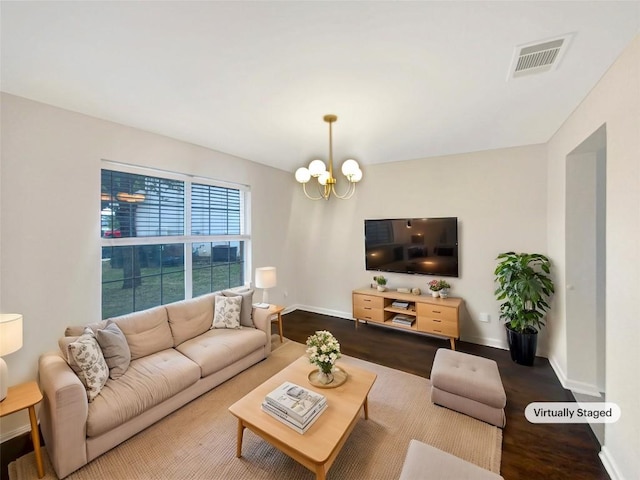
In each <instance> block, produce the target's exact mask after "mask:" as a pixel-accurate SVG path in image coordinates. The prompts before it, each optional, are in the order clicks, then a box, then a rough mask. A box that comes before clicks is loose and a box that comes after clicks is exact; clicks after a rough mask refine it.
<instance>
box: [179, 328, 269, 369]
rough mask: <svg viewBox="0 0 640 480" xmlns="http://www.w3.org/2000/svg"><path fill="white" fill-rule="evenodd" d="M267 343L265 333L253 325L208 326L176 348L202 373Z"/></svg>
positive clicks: (241, 356)
mask: <svg viewBox="0 0 640 480" xmlns="http://www.w3.org/2000/svg"><path fill="white" fill-rule="evenodd" d="M266 344H267V335H266V334H265V332H263V331H262V330H258V329H255V328H242V329H239V330H237V329H212V330H209V331H208V332H207V333H203V334H202V335H199V336H197V337H196V338H193V339H191V340H187V341H186V342H184V343H182V344H180V345H178V346H177V347H176V349H177V350H178V351H179V352H181V353H183V354H184V355H186V356H187V357H189V358H190V359H191V360H193V361H194V362H195V363H197V364H198V365H199V366H200V369H201V375H202V376H203V377H206V376H207V375H211V374H212V373H215V372H217V371H218V370H222V369H223V368H224V367H227V366H229V365H231V364H232V363H234V362H236V361H237V360H240V359H241V358H243V357H246V356H247V355H248V354H250V353H251V352H253V351H255V350H257V349H259V348H260V347H264V346H265V345H266Z"/></svg>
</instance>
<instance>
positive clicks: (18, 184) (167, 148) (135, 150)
mask: <svg viewBox="0 0 640 480" xmlns="http://www.w3.org/2000/svg"><path fill="white" fill-rule="evenodd" d="M1 107H2V146H1V147H2V165H1V175H2V177H1V184H0V201H1V204H0V207H1V212H0V219H1V230H0V232H1V237H0V278H2V283H1V286H0V310H1V311H2V312H18V313H21V314H23V316H24V346H23V348H22V349H21V350H19V351H18V352H16V353H13V354H11V355H8V356H6V357H5V360H6V362H7V364H8V366H9V372H10V376H11V380H10V381H11V384H14V383H19V382H21V381H25V380H27V379H34V378H36V372H37V361H38V356H39V354H40V353H42V352H44V351H47V350H52V349H55V348H57V339H58V337H59V336H61V335H62V333H63V332H64V328H65V326H67V325H72V324H82V323H87V322H93V321H97V320H99V319H100V305H101V297H100V295H101V294H100V275H101V273H100V258H101V251H100V242H98V241H97V239H98V238H99V237H100V220H99V218H100V217H99V215H98V214H97V213H96V212H98V211H99V210H100V200H99V198H98V192H99V191H100V166H101V159H108V160H114V161H119V162H125V163H131V164H135V165H142V166H150V167H154V168H160V169H166V170H170V171H177V172H182V173H188V174H194V175H201V176H205V177H209V178H215V179H218V180H225V181H229V182H235V183H240V184H248V185H251V187H252V189H251V195H252V200H253V201H252V208H253V212H252V215H251V219H252V225H251V227H252V234H253V245H252V249H253V261H254V266H256V265H257V266H264V265H276V266H278V267H279V269H278V275H279V277H281V278H282V279H283V282H284V281H285V279H286V278H287V277H288V276H291V275H292V271H293V269H294V266H293V265H292V264H291V262H290V261H289V259H288V255H287V252H286V250H284V249H282V248H281V245H282V238H281V237H282V235H286V232H287V229H288V225H289V223H290V222H289V205H290V204H291V191H292V190H291V184H292V180H291V178H290V176H289V175H288V174H286V173H285V172H282V171H280V170H276V169H273V168H269V167H266V166H263V165H260V164H257V163H253V162H249V161H247V160H242V159H239V158H236V157H233V156H230V155H225V154H222V153H219V152H214V151H211V150H208V149H205V148H200V147H197V146H194V145H190V144H186V143H184V142H179V141H176V140H172V139H170V138H167V137H162V136H159V135H154V134H151V133H147V132H143V131H140V130H136V129H133V128H128V127H124V126H122V125H117V124H114V123H110V122H106V121H103V120H98V119H95V118H91V117H87V116H84V115H80V114H76V113H72V112H69V111H66V110H61V109H59V108H55V107H51V106H47V105H44V104H41V103H36V102H32V101H29V100H25V99H22V98H19V97H15V96H11V95H7V94H2V104H1ZM287 283H289V284H290V285H291V286H290V288H291V289H292V290H294V289H295V287H296V283H295V282H293V281H292V282H287ZM291 293H292V294H294V293H295V292H294V291H292V292H291ZM271 298H272V300H273V301H278V302H281V301H282V300H283V299H282V297H281V292H280V291H279V290H278V289H276V290H274V291H273V292H272V293H271ZM27 424H28V418H27V416H26V414H25V415H22V414H16V415H12V416H10V417H5V418H3V419H2V424H1V426H2V437H3V438H2V439H5V437H10V436H12V434H13V433H14V432H15V429H19V428H21V427H23V426H25V425H27Z"/></svg>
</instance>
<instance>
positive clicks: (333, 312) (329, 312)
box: [285, 304, 353, 321]
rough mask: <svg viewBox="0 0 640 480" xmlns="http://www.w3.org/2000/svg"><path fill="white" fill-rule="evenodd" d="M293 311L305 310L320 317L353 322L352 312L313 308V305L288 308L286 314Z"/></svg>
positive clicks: (298, 305)
mask: <svg viewBox="0 0 640 480" xmlns="http://www.w3.org/2000/svg"><path fill="white" fill-rule="evenodd" d="M293 310H304V311H305V312H311V313H318V314H320V315H329V316H330V317H338V318H345V319H347V320H351V321H353V317H352V316H351V312H342V311H340V310H330V309H328V308H321V307H313V306H311V305H300V304H297V305H292V306H291V307H289V308H287V309H286V310H285V312H287V313H288V312H291V311H293Z"/></svg>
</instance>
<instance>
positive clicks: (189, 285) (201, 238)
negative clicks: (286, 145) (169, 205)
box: [98, 160, 252, 310]
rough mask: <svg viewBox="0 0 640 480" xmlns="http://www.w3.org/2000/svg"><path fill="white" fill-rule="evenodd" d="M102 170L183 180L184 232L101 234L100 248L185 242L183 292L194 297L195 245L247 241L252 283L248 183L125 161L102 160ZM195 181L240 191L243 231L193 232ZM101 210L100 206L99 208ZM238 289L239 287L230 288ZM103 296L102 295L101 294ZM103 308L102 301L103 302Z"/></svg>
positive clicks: (247, 275)
mask: <svg viewBox="0 0 640 480" xmlns="http://www.w3.org/2000/svg"><path fill="white" fill-rule="evenodd" d="M103 170H110V171H115V172H121V173H127V174H133V175H144V176H149V177H156V178H162V179H167V180H176V181H180V182H183V183H184V232H185V233H184V234H182V235H158V236H140V237H121V238H108V237H107V238H105V237H102V236H101V237H100V249H101V250H102V248H104V247H126V246H141V245H168V244H182V245H183V248H184V271H185V275H184V282H185V284H184V293H185V299H190V298H193V261H192V249H193V245H194V244H198V243H216V242H244V268H243V278H244V285H242V286H240V287H247V286H249V285H250V278H251V275H250V273H251V263H252V262H251V234H250V222H249V218H250V216H249V213H250V209H251V206H250V205H251V188H250V187H249V186H248V185H243V184H237V183H232V182H227V181H223V180H218V179H213V178H208V177H203V176H200V175H190V174H185V173H178V172H172V171H168V170H161V169H156V168H151V167H142V166H137V165H130V164H125V163H119V162H114V161H111V160H102V161H101V163H100V173H101V175H102V171H103ZM193 184H199V185H207V186H212V187H221V188H227V189H234V190H238V191H239V192H240V233H239V234H215V235H211V234H207V235H201V234H199V235H194V234H192V233H191V228H192V225H191V223H192V222H191V219H192V203H191V200H192V198H191V197H192V196H191V188H192V185H193ZM98 211H99V212H100V211H101V208H98ZM102 284H103V282H102V279H101V282H100V291H101V292H102ZM231 288H238V287H231ZM101 297H102V294H101ZM100 308H101V310H102V300H101V301H100Z"/></svg>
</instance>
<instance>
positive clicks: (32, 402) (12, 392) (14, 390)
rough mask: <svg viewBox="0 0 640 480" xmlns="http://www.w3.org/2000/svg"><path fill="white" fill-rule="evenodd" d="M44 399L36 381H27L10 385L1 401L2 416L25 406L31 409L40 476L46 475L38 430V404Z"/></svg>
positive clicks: (0, 413) (30, 419) (32, 433)
mask: <svg viewBox="0 0 640 480" xmlns="http://www.w3.org/2000/svg"><path fill="white" fill-rule="evenodd" d="M41 400H42V392H40V389H39V388H38V384H37V383H36V382H27V383H22V384H20V385H16V386H15V387H9V389H8V392H7V397H6V398H5V399H4V400H2V401H1V402H0V417H4V416H5V415H11V414H12V413H15V412H19V411H20V410H24V409H25V408H28V409H29V421H30V422H31V440H32V441H33V450H34V453H35V455H36V467H37V468H38V478H42V477H44V467H43V465H42V452H41V451H40V433H39V432H38V419H37V418H36V409H35V406H36V404H38V403H40V401H41Z"/></svg>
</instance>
